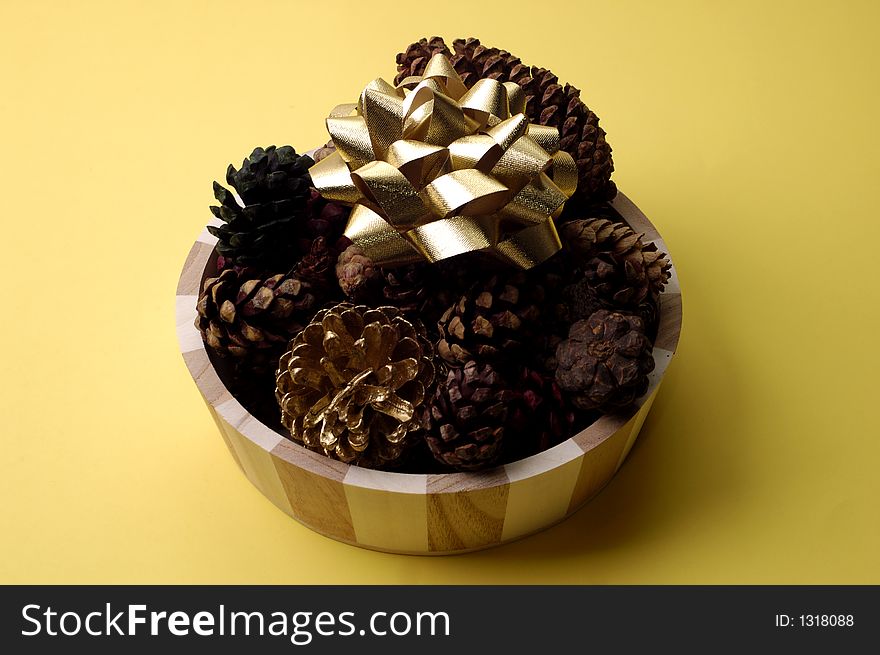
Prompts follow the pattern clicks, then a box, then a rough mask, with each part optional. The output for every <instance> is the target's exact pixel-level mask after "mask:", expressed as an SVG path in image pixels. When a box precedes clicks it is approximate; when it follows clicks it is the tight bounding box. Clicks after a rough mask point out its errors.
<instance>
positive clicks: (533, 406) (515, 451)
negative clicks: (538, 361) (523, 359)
mask: <svg viewBox="0 0 880 655" xmlns="http://www.w3.org/2000/svg"><path fill="white" fill-rule="evenodd" d="M517 394H518V400H519V402H516V403H513V405H512V407H513V412H514V414H513V418H512V422H511V424H512V425H516V426H517V431H518V432H519V433H520V438H518V439H515V440H508V442H507V443H506V444H505V445H506V446H507V447H506V450H507V454H506V456H505V460H509V461H514V460H517V459H522V458H523V457H528V456H530V455H534V454H535V453H539V452H541V451H543V450H547V449H548V448H552V447H553V446H556V445H558V444H560V443H562V442H563V441H565V440H566V439H568V438H569V437H570V436H571V435H572V434H574V424H575V412H574V409H573V408H572V407H571V405H570V404H569V403H568V400H567V399H566V397H565V394H563V393H562V390H561V389H560V388H559V384H557V382H556V380H554V379H553V374H552V373H550V374H549V375H548V374H545V373H541V372H540V371H537V370H534V369H531V368H528V367H526V368H524V369H523V370H522V372H521V373H520V376H519V381H518V384H517Z"/></svg>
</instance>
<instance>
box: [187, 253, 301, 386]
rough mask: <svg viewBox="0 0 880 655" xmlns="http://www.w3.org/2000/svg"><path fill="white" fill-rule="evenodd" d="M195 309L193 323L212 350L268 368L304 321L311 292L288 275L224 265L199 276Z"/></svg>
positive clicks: (251, 364)
mask: <svg viewBox="0 0 880 655" xmlns="http://www.w3.org/2000/svg"><path fill="white" fill-rule="evenodd" d="M196 310H197V312H198V313H197V315H196V321H195V324H196V327H197V328H198V329H199V331H200V332H201V333H202V336H203V338H204V340H205V343H207V345H208V346H209V347H210V348H211V349H212V350H213V351H214V352H216V353H217V354H219V355H221V356H224V355H229V356H232V357H233V358H236V359H238V360H240V361H242V362H244V363H245V364H246V365H247V367H250V368H254V369H258V370H259V369H264V368H271V367H274V366H275V362H276V361H277V359H278V357H279V356H280V355H281V353H282V352H283V351H284V348H285V346H286V345H287V343H288V341H290V339H291V338H292V337H293V336H294V335H295V334H297V333H298V332H299V331H300V330H302V329H303V328H304V327H305V326H306V325H307V324H308V322H309V320H310V319H311V317H312V315H313V314H314V312H315V296H314V294H313V293H312V291H311V287H310V285H309V284H308V283H307V282H303V281H302V280H300V279H299V278H297V277H296V276H295V275H293V274H287V275H271V276H262V275H257V274H254V273H252V272H251V271H249V270H248V269H242V268H228V269H226V270H224V271H222V272H221V273H220V275H219V276H217V277H211V278H208V279H206V280H205V282H204V285H203V287H202V293H201V295H200V296H199V300H198V303H197V305H196Z"/></svg>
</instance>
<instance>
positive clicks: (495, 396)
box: [425, 360, 516, 471]
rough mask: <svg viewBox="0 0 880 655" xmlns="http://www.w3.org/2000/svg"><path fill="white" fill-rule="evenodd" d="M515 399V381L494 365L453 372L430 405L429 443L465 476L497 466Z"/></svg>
mask: <svg viewBox="0 0 880 655" xmlns="http://www.w3.org/2000/svg"><path fill="white" fill-rule="evenodd" d="M515 397H516V393H515V392H514V391H513V390H512V388H511V385H510V383H509V381H508V380H507V379H505V378H504V376H502V375H501V373H500V372H499V371H497V370H496V369H495V368H493V366H492V365H491V364H489V363H485V364H477V363H476V362H475V361H473V360H471V361H468V362H465V364H464V366H462V367H460V368H458V367H456V368H450V369H449V371H448V372H447V374H446V379H445V380H440V381H439V382H438V384H437V389H436V391H435V392H434V395H433V397H432V399H431V401H430V403H429V416H430V419H429V426H430V427H429V429H428V432H427V435H426V437H425V441H426V442H427V444H428V448H430V450H431V453H432V454H433V455H434V458H435V459H436V460H437V461H439V462H442V463H443V464H446V465H447V466H451V467H453V468H454V469H456V470H459V471H474V470H477V469H481V468H485V467H487V466H490V465H491V464H493V463H495V462H496V461H497V459H498V457H499V456H500V455H501V447H502V445H503V443H504V439H505V431H506V430H507V428H508V425H509V421H508V415H509V406H510V404H511V402H512V401H513V400H514V399H515Z"/></svg>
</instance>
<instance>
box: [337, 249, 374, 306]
mask: <svg viewBox="0 0 880 655" xmlns="http://www.w3.org/2000/svg"><path fill="white" fill-rule="evenodd" d="M336 279H337V281H338V282H339V288H340V289H342V293H344V294H345V296H346V297H347V298H348V299H349V300H351V301H353V302H358V303H364V304H368V305H371V304H374V302H373V301H374V299H375V298H377V297H378V295H379V287H380V286H381V272H380V269H379V267H377V266H376V265H375V264H373V260H372V259H370V258H369V257H367V256H366V255H365V254H364V251H363V250H362V249H361V248H360V247H359V246H355V245H351V246H349V247H348V248H346V249H345V250H343V251H342V253H341V254H340V255H339V258H338V259H337V260H336Z"/></svg>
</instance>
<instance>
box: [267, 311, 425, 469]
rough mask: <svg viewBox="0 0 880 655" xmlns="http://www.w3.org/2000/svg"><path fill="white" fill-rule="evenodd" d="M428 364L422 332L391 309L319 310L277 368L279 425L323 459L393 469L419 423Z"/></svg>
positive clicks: (412, 440)
mask: <svg viewBox="0 0 880 655" xmlns="http://www.w3.org/2000/svg"><path fill="white" fill-rule="evenodd" d="M432 359H433V347H432V346H431V343H430V341H429V340H428V339H427V338H426V336H425V331H424V327H423V326H422V325H421V323H419V322H418V321H415V320H410V319H407V318H405V317H404V316H403V315H402V314H401V312H400V311H399V310H397V309H396V308H394V307H379V308H370V307H366V306H364V305H352V304H350V303H341V304H339V305H336V306H334V307H331V308H329V309H322V310H320V311H319V312H318V313H317V314H316V315H315V317H314V319H313V320H312V321H311V323H309V325H308V326H307V327H306V328H305V329H304V330H302V332H300V333H299V334H297V336H296V337H295V338H294V339H293V341H291V343H290V348H289V349H288V350H287V352H285V353H284V354H283V355H282V356H281V359H280V360H279V362H278V371H277V374H276V392H275V397H276V400H277V401H278V405H279V407H280V408H281V422H282V424H283V425H284V427H285V428H287V429H288V430H289V431H290V435H291V437H292V438H293V439H294V440H295V441H298V442H300V443H302V444H303V445H304V446H306V447H307V448H310V449H312V450H316V451H319V452H323V453H324V454H326V455H327V456H329V457H333V458H335V459H339V460H342V461H344V462H349V463H353V464H357V465H358V466H366V467H371V468H377V467H389V466H394V465H395V464H398V463H399V462H400V460H401V457H402V456H403V454H404V452H405V450H406V449H407V448H408V447H409V446H411V445H412V444H413V443H415V441H416V433H417V432H419V431H421V430H422V429H423V428H424V427H425V424H426V423H427V420H428V418H427V405H426V400H427V399H428V397H429V396H430V395H431V393H432V391H433V386H432V385H433V381H434V365H433V363H432Z"/></svg>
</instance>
